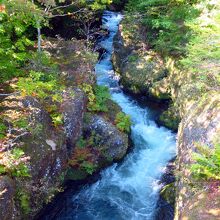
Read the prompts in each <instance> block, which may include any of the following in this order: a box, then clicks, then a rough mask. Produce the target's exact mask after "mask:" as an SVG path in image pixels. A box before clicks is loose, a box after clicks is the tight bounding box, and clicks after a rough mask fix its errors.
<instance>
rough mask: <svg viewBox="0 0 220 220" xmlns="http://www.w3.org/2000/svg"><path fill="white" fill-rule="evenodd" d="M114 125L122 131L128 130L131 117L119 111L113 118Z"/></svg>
mask: <svg viewBox="0 0 220 220" xmlns="http://www.w3.org/2000/svg"><path fill="white" fill-rule="evenodd" d="M115 123H116V127H117V128H118V129H119V130H120V131H123V132H130V127H131V124H132V123H131V118H130V116H129V115H126V114H124V113H123V112H119V113H118V114H117V115H116V119H115Z"/></svg>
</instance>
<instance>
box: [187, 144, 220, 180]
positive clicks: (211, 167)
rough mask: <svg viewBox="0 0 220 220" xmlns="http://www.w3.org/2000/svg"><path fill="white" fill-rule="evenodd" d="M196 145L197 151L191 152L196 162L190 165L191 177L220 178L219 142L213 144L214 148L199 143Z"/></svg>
mask: <svg viewBox="0 0 220 220" xmlns="http://www.w3.org/2000/svg"><path fill="white" fill-rule="evenodd" d="M196 147H197V150H198V153H194V154H193V159H194V161H195V162H196V163H194V164H192V165H191V167H190V171H191V173H192V175H193V177H195V178H196V179H205V180H209V179H216V180H220V144H219V143H218V144H215V146H214V149H210V148H209V147H208V146H203V145H199V144H197V145H196Z"/></svg>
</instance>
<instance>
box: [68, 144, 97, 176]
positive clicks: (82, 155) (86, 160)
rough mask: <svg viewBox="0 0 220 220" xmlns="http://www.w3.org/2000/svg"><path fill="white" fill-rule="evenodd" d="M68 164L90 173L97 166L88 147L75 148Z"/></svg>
mask: <svg viewBox="0 0 220 220" xmlns="http://www.w3.org/2000/svg"><path fill="white" fill-rule="evenodd" d="M69 164H70V166H72V167H75V168H79V169H80V170H84V171H86V172H87V173H88V174H92V173H93V172H94V171H95V170H96V167H97V165H96V164H95V161H94V158H93V154H92V152H91V150H90V149H89V148H76V149H75V150H74V154H73V156H72V158H71V160H69Z"/></svg>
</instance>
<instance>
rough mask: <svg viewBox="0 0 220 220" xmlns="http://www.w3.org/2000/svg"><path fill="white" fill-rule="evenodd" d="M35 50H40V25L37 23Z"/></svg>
mask: <svg viewBox="0 0 220 220" xmlns="http://www.w3.org/2000/svg"><path fill="white" fill-rule="evenodd" d="M38 23H39V22H38ZM37 51H38V53H40V52H41V29H40V25H38V27H37Z"/></svg>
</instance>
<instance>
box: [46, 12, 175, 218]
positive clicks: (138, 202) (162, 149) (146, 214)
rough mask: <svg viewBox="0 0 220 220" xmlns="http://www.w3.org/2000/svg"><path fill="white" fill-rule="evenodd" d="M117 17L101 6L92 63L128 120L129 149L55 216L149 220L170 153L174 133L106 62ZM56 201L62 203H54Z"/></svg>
mask: <svg viewBox="0 0 220 220" xmlns="http://www.w3.org/2000/svg"><path fill="white" fill-rule="evenodd" d="M121 19H122V15H121V14H120V13H114V12H110V11H105V12H104V14H103V27H104V28H106V29H108V30H109V35H108V36H107V37H105V38H104V39H102V41H101V42H100V45H101V47H103V48H104V49H105V50H106V53H104V54H103V56H102V59H101V60H100V61H99V62H98V63H97V65H96V68H95V70H96V74H97V83H98V84H99V85H106V86H108V87H109V88H110V91H111V95H112V99H113V100H114V101H115V102H117V103H118V104H119V105H120V106H121V108H122V110H123V112H125V113H126V114H129V115H130V116H131V120H132V123H133V125H132V127H131V139H132V142H133V145H134V148H133V150H132V151H131V152H130V153H129V154H128V155H127V156H126V158H125V159H124V160H123V161H122V162H121V163H115V164H113V165H112V166H111V167H109V168H107V169H105V170H103V171H102V172H101V177H100V179H99V180H98V181H96V182H95V183H93V184H90V185H85V186H84V187H83V188H82V189H81V190H80V191H79V192H77V193H75V194H73V195H69V196H67V198H66V200H68V201H66V202H65V204H68V206H67V205H63V207H62V208H61V207H60V209H59V213H57V214H56V217H53V218H50V215H48V216H45V219H60V220H64V219H65V220H67V219H74V220H153V219H154V214H155V209H156V205H157V201H158V198H159V190H160V187H161V186H160V184H159V180H160V178H161V176H162V173H163V171H164V168H165V167H166V164H167V163H168V161H169V160H170V159H172V158H173V157H174V156H175V154H176V144H175V139H176V137H175V134H173V133H172V132H171V131H170V130H168V129H166V128H164V127H158V125H157V124H156V123H155V122H154V121H153V120H152V117H151V109H149V108H147V107H143V106H141V105H139V104H138V102H137V101H135V100H134V99H133V98H131V97H130V96H128V95H126V94H125V93H124V92H123V91H122V90H121V88H120V87H119V85H118V79H117V77H116V76H115V74H114V71H113V66H112V62H111V55H112V52H113V38H114V36H115V34H116V33H117V30H118V24H119V23H120V21H121ZM60 206H62V204H60Z"/></svg>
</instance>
